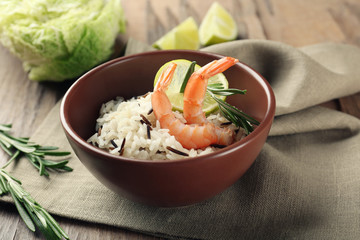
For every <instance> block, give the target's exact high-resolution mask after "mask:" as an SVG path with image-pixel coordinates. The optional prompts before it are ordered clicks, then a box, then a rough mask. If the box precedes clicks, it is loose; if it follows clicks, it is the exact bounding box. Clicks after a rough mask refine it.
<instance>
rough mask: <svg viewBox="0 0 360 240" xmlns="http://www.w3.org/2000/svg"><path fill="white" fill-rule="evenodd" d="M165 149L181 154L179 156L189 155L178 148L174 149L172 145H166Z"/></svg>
mask: <svg viewBox="0 0 360 240" xmlns="http://www.w3.org/2000/svg"><path fill="white" fill-rule="evenodd" d="M166 149H167V150H169V151H171V152H173V153H176V154H179V155H181V156H186V157H188V156H189V154H187V153H184V152H182V151H179V150H177V149H175V148H172V147H170V146H167V147H166Z"/></svg>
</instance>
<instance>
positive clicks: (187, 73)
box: [180, 61, 196, 93]
mask: <svg viewBox="0 0 360 240" xmlns="http://www.w3.org/2000/svg"><path fill="white" fill-rule="evenodd" d="M195 66H196V61H192V62H191V64H190V66H189V68H188V70H187V72H186V74H185V77H184V80H183V82H182V85H181V88H180V93H184V91H185V87H186V84H187V82H188V81H189V78H190V76H191V74H193V72H194V70H195Z"/></svg>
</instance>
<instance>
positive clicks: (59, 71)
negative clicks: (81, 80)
mask: <svg viewBox="0 0 360 240" xmlns="http://www.w3.org/2000/svg"><path fill="white" fill-rule="evenodd" d="M120 1H121V0H0V42H1V43H2V45H4V46H5V47H6V48H8V49H9V50H10V51H11V52H12V53H13V54H14V55H16V56H17V57H18V58H20V59H21V60H22V62H23V67H24V69H25V71H26V72H28V73H29V78H30V79H32V80H35V81H64V80H66V79H74V78H76V77H78V76H80V75H81V74H83V73H84V72H86V71H87V70H89V69H91V68H92V67H94V66H96V65H98V64H99V63H101V62H104V61H106V60H107V59H108V58H109V57H110V55H111V54H112V52H113V47H114V43H115V39H116V37H117V35H118V34H119V33H120V32H124V31H125V17H124V13H123V9H122V6H121V2H120Z"/></svg>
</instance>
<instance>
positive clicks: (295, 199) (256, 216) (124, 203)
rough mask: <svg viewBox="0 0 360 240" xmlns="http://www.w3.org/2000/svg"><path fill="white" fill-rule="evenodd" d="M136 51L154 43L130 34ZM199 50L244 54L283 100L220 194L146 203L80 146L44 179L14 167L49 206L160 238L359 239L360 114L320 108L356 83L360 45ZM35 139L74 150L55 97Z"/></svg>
mask: <svg viewBox="0 0 360 240" xmlns="http://www.w3.org/2000/svg"><path fill="white" fill-rule="evenodd" d="M139 49H140V51H145V50H149V48H148V47H147V46H146V45H143V44H140V43H139V42H136V41H133V40H130V41H129V43H128V47H127V51H126V53H127V54H132V53H136V52H138V51H139ZM202 51H209V52H215V53H219V54H223V55H227V56H232V57H236V58H238V59H240V61H243V62H245V63H246V64H248V65H249V66H251V67H252V68H254V69H255V70H257V71H258V72H260V73H261V74H262V75H263V76H264V77H265V78H266V79H267V80H268V81H269V82H270V84H271V85H272V87H273V89H274V92H275V95H276V99H277V109H276V117H275V120H274V124H273V126H272V128H271V131H270V135H269V137H268V139H267V142H266V143H265V145H264V147H263V149H262V151H261V153H260V155H259V156H258V158H257V159H256V161H255V163H254V164H253V166H252V167H251V168H250V169H249V170H248V172H247V173H246V174H245V175H244V176H243V177H242V178H241V179H239V180H238V181H237V182H236V183H235V184H234V185H233V186H231V187H229V188H228V189H227V190H225V191H224V192H223V193H221V194H218V195H217V196H215V197H213V198H212V199H209V200H207V201H204V202H201V203H198V204H195V205H192V206H187V207H181V208H156V207H149V206H144V205H141V204H138V203H134V202H131V201H129V200H127V199H124V198H123V197H121V196H119V195H117V194H115V193H113V192H111V191H110V190H108V189H107V188H105V187H104V186H102V185H101V184H100V183H99V182H98V181H97V180H96V179H95V178H94V177H93V176H92V175H91V174H90V173H89V172H88V171H87V170H86V168H85V167H84V166H83V165H82V164H81V162H80V161H79V160H78V159H77V158H76V156H75V155H74V154H73V155H72V157H71V160H70V166H71V167H73V168H74V171H73V172H70V173H52V174H51V176H50V178H44V177H38V176H37V174H36V172H35V171H31V168H32V167H31V165H30V164H29V163H28V162H27V161H20V162H19V164H17V165H16V166H15V167H13V169H12V170H11V171H12V174H14V176H15V177H18V178H20V179H21V180H22V181H23V184H24V187H25V189H27V191H29V192H30V193H31V194H32V196H33V197H34V198H35V199H36V200H37V201H38V202H39V203H40V204H41V205H42V206H43V207H45V208H46V209H47V210H48V211H49V212H50V213H53V214H57V215H61V216H66V217H69V218H74V219H81V220H86V221H91V222H96V223H103V224H109V225H112V226H118V227H122V228H126V229H131V230H134V231H139V232H144V233H148V234H153V235H157V236H163V237H168V238H182V239H184V238H185V239H186V238H189V239H288V238H294V239H360V228H359V223H360V213H359V205H360V161H359V159H360V133H359V132H360V120H359V119H357V118H355V117H352V116H350V115H347V114H345V113H342V112H338V111H335V110H330V109H327V108H323V107H319V106H316V105H318V104H319V103H321V102H324V101H328V100H330V99H334V98H338V97H342V96H346V95H349V94H352V93H356V92H359V91H360V79H359V76H360V65H359V62H360V49H359V48H356V47H354V46H349V45H343V44H331V43H326V44H319V45H313V46H309V47H304V48H300V49H297V48H293V47H291V46H288V45H285V44H283V43H279V42H272V41H264V40H240V41H234V42H230V43H225V44H218V45H214V46H211V47H208V48H204V49H202ZM31 140H33V141H36V142H38V143H40V144H46V145H55V146H59V147H60V148H61V149H63V150H70V146H69V144H68V143H67V140H66V138H65V135H64V133H63V131H62V128H61V125H60V123H59V104H57V105H56V106H55V107H54V109H53V110H52V111H51V112H50V113H49V115H48V116H47V118H46V119H45V120H44V122H43V123H42V125H41V126H40V127H39V129H38V130H37V131H36V133H35V134H34V136H32V138H31ZM29 169H30V170H29ZM2 200H4V199H2ZM5 200H6V201H8V199H7V198H5Z"/></svg>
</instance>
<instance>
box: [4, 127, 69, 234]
mask: <svg viewBox="0 0 360 240" xmlns="http://www.w3.org/2000/svg"><path fill="white" fill-rule="evenodd" d="M11 127H12V126H11V124H0V147H1V148H2V149H3V150H4V151H5V152H6V153H7V154H8V155H9V156H10V159H9V161H8V162H7V163H6V164H5V165H3V166H2V167H1V168H0V196H3V195H6V194H10V195H11V197H12V198H13V200H14V203H15V206H16V208H17V210H18V212H19V215H20V217H21V218H22V219H23V221H24V222H25V224H26V226H27V227H28V228H29V229H30V230H31V231H33V232H35V230H36V228H38V229H39V230H40V231H41V232H42V233H43V234H44V236H45V237H46V238H47V239H64V238H65V239H69V237H68V235H67V234H66V233H65V232H64V230H62V229H61V227H60V226H59V224H58V223H57V222H56V221H55V220H54V218H53V217H52V216H51V215H50V214H49V213H48V212H47V211H46V210H45V209H44V208H43V207H42V206H40V204H38V203H37V202H36V201H35V199H34V198H32V197H31V195H30V194H29V193H28V192H26V191H25V189H24V188H23V187H22V186H21V182H20V180H18V179H16V178H15V177H13V176H11V175H10V174H9V173H8V172H7V171H6V170H5V168H6V167H7V166H9V165H10V163H12V162H13V161H14V160H15V159H18V158H19V157H20V156H22V155H24V156H26V158H27V159H28V160H29V161H30V162H31V163H32V164H33V165H34V166H35V167H36V168H37V169H38V170H39V173H40V175H45V176H49V172H48V171H47V170H49V169H55V170H63V171H72V168H70V167H68V166H66V164H67V163H68V161H66V160H64V161H52V160H47V159H45V156H67V155H69V154H70V152H60V151H55V150H57V149H58V148H57V147H52V146H46V147H43V146H40V145H38V144H35V143H32V142H30V141H29V139H28V138H22V137H20V138H19V137H14V136H12V135H10V133H9V132H10V130H11Z"/></svg>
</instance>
